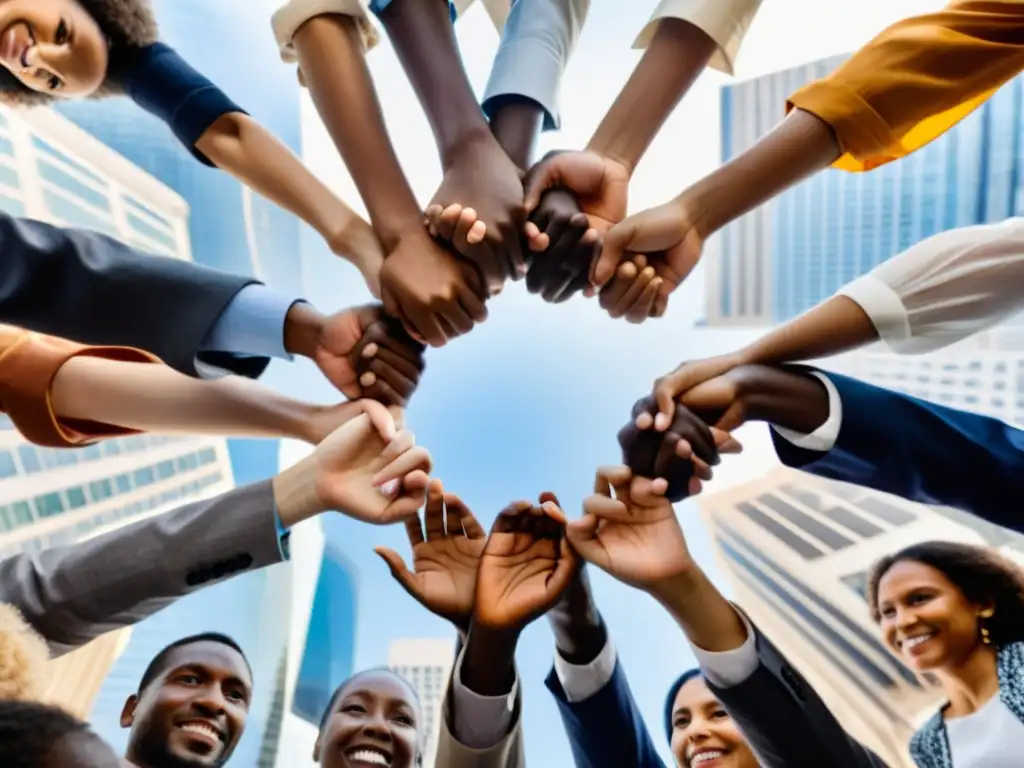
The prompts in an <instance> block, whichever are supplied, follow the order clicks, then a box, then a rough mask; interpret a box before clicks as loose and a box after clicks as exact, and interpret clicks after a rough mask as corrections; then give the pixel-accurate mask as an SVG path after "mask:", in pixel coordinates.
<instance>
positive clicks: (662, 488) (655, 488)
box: [651, 477, 668, 496]
mask: <svg viewBox="0 0 1024 768" xmlns="http://www.w3.org/2000/svg"><path fill="white" fill-rule="evenodd" d="M651 493H653V494H655V495H656V496H664V495H665V494H666V493H668V480H666V479H665V478H664V477H658V478H655V479H654V480H652V481H651Z"/></svg>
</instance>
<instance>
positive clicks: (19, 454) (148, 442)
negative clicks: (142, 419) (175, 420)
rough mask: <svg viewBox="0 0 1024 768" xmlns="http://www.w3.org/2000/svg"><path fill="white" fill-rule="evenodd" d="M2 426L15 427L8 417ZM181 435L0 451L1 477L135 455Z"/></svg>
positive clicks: (178, 439)
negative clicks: (73, 446) (82, 445)
mask: <svg viewBox="0 0 1024 768" xmlns="http://www.w3.org/2000/svg"><path fill="white" fill-rule="evenodd" d="M4 418H5V421H6V423H5V424H0V429H11V428H13V426H14V425H13V424H11V422H10V419H7V418H6V417H4ZM181 441H182V438H180V437H170V436H168V435H133V436H131V437H119V438H114V439H111V440H104V441H103V442H100V443H93V444H92V445H88V446H85V447H84V448H75V449H67V448H42V447H40V446H36V445H27V444H26V445H19V446H18V447H17V450H16V451H13V452H12V451H9V450H0V479H2V478H5V477H13V476H14V475H18V474H33V473H35V472H43V471H45V470H48V469H56V468H58V467H73V466H76V465H78V464H80V463H85V462H92V461H96V460H97V459H102V458H105V457H108V456H119V455H121V454H133V453H138V452H140V451H144V450H147V449H149V448H156V447H158V446H161V445H168V444H171V443H177V442H181Z"/></svg>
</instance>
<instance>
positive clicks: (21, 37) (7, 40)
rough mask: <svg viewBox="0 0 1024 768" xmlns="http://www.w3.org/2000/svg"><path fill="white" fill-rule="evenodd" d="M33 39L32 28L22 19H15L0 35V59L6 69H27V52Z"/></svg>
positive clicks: (33, 41)
mask: <svg viewBox="0 0 1024 768" xmlns="http://www.w3.org/2000/svg"><path fill="white" fill-rule="evenodd" d="M34 43H35V40H34V39H33V36H32V30H31V28H30V27H29V26H28V24H26V23H25V22H24V21H16V22H14V23H13V24H11V25H10V26H9V27H7V29H5V30H4V32H3V35H0V61H3V63H4V64H6V65H7V68H8V69H12V70H15V69H27V68H28V52H29V50H30V49H31V48H32V46H33V44H34Z"/></svg>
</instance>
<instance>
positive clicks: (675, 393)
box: [652, 353, 744, 432]
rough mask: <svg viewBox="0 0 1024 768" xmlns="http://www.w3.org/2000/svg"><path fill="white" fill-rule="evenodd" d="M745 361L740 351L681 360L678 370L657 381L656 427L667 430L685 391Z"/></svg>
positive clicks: (655, 383)
mask: <svg viewBox="0 0 1024 768" xmlns="http://www.w3.org/2000/svg"><path fill="white" fill-rule="evenodd" d="M743 363H744V361H743V356H742V355H741V354H739V353H734V354H728V355H718V356H717V357H708V358H705V359H704V360H694V361H687V362H684V363H680V364H679V365H678V366H677V367H676V368H675V370H673V371H672V372H670V373H668V374H666V375H665V376H662V377H661V378H659V379H658V380H657V381H655V382H654V399H655V401H656V402H657V406H658V409H657V416H656V417H655V419H654V424H653V425H652V426H653V427H654V428H655V429H656V430H658V431H659V432H664V431H665V430H666V429H668V426H669V424H671V423H672V418H673V416H674V415H675V410H676V400H677V399H678V398H679V397H680V396H681V395H682V394H683V393H684V392H687V391H689V390H690V389H692V388H693V387H695V386H697V385H698V384H701V383H703V382H705V381H709V380H711V379H713V378H715V377H716V376H721V375H722V374H724V373H728V372H729V371H731V370H732V369H734V368H737V367H739V366H741V365H743Z"/></svg>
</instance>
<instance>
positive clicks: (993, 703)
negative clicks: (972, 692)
mask: <svg viewBox="0 0 1024 768" xmlns="http://www.w3.org/2000/svg"><path fill="white" fill-rule="evenodd" d="M946 735H947V736H948V738H949V749H950V752H951V753H952V754H951V756H952V758H953V768H1020V766H1022V765H1024V723H1022V722H1021V721H1020V720H1018V719H1017V716H1016V715H1014V714H1013V712H1011V711H1010V708H1009V707H1007V706H1006V704H1005V703H1003V700H1002V699H1000V698H999V696H993V697H992V698H991V699H989V701H988V702H986V704H985V705H984V706H983V707H982V708H981V709H979V710H978V711H977V712H974V713H972V714H970V715H967V716H966V717H957V718H954V719H952V720H947V721H946Z"/></svg>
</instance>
